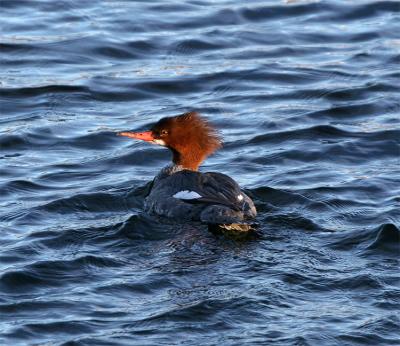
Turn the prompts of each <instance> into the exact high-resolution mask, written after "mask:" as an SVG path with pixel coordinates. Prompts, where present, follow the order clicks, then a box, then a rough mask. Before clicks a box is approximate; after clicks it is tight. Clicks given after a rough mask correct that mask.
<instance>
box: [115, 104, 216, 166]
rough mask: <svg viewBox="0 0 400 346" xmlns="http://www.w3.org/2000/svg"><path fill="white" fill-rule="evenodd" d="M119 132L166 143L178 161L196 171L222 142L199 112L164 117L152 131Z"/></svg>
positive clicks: (179, 163) (122, 134) (178, 163)
mask: <svg viewBox="0 0 400 346" xmlns="http://www.w3.org/2000/svg"><path fill="white" fill-rule="evenodd" d="M119 135H120V136H126V137H130V138H135V139H141V140H144V141H146V142H152V143H155V144H159V145H163V146H166V147H168V148H169V149H171V151H172V152H173V162H174V163H175V164H177V165H181V166H183V167H184V168H186V169H190V170H194V171H196V170H197V169H198V168H199V166H200V164H201V163H202V162H203V161H204V159H205V158H206V157H207V156H209V155H211V154H212V153H213V152H214V151H216V150H217V149H218V148H220V147H221V145H222V141H221V137H220V136H219V134H218V132H217V131H216V130H215V129H214V128H213V127H212V126H211V125H210V124H209V123H208V121H207V120H205V119H204V118H202V117H201V116H200V115H199V114H198V113H196V112H190V113H184V114H182V115H177V116H174V117H167V118H162V119H160V120H159V121H158V122H157V123H156V124H155V125H154V126H153V127H152V128H151V130H150V131H145V132H120V133H119Z"/></svg>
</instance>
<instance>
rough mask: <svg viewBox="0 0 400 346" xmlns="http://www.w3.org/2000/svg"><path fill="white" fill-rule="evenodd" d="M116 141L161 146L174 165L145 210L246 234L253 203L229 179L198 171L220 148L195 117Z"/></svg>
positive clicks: (156, 181) (182, 117)
mask: <svg viewBox="0 0 400 346" xmlns="http://www.w3.org/2000/svg"><path fill="white" fill-rule="evenodd" d="M118 135H120V136H125V137H129V138H134V139H140V140H143V141H145V142H150V143H153V144H158V145H161V146H165V147H167V148H168V149H170V150H171V151H172V155H173V157H172V161H173V164H172V165H169V166H167V167H165V168H163V169H162V170H161V171H160V173H159V174H158V175H157V176H156V177H155V178H154V180H153V184H152V187H151V190H150V193H149V194H148V196H147V197H146V199H145V211H146V212H148V213H155V214H157V215H160V216H166V217H169V218H174V219H178V220H196V221H201V222H203V223H206V224H208V225H211V226H217V225H218V227H222V228H225V229H228V230H235V231H248V230H250V229H251V225H250V223H249V221H248V220H250V219H252V218H254V217H255V216H256V215H257V211H256V208H255V206H254V203H253V201H252V200H251V199H250V198H249V197H248V196H247V195H246V194H245V193H244V192H243V191H242V190H241V189H240V187H239V185H238V184H237V183H236V182H235V181H234V180H233V179H232V178H230V177H229V176H227V175H225V174H222V173H216V172H207V173H201V172H198V168H199V166H200V164H201V163H202V162H203V161H204V159H205V158H206V157H207V156H209V155H211V154H212V153H214V152H215V151H216V150H217V149H219V148H220V147H221V145H222V143H221V137H220V136H219V134H218V132H217V131H216V130H215V129H214V128H213V127H212V126H211V125H210V123H209V122H208V121H206V120H205V119H204V118H203V117H201V116H200V115H199V114H198V113H196V112H190V113H184V114H182V115H178V116H172V117H166V118H162V119H161V120H159V121H158V122H157V123H156V124H155V125H154V126H153V127H152V128H151V129H150V130H149V131H145V132H120V133H118Z"/></svg>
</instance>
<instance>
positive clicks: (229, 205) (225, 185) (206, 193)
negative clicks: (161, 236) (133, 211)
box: [145, 165, 257, 224]
mask: <svg viewBox="0 0 400 346" xmlns="http://www.w3.org/2000/svg"><path fill="white" fill-rule="evenodd" d="M186 190H187V191H193V192H196V193H197V194H199V195H200V196H201V197H199V198H193V199H190V200H187V199H180V198H176V197H174V195H176V194H177V193H179V192H181V191H186ZM178 196H179V195H178ZM145 210H146V211H147V212H149V213H155V214H157V215H160V216H166V217H169V218H176V219H178V220H198V221H201V222H204V223H207V224H232V223H243V222H246V220H247V219H252V218H254V217H255V216H256V215H257V212H256V208H255V206H254V203H253V201H252V200H251V199H250V198H249V197H248V196H247V195H246V194H245V193H244V192H242V191H241V189H240V187H239V185H238V184H237V183H236V182H235V181H234V180H233V179H232V178H230V177H228V176H227V175H225V174H221V173H215V172H207V173H200V172H197V171H191V170H185V169H183V168H182V167H181V166H176V165H173V166H168V167H165V168H164V169H162V170H161V172H160V173H159V174H158V175H157V177H156V178H155V179H154V182H153V186H152V189H151V191H150V193H149V195H148V196H147V198H146V200H145Z"/></svg>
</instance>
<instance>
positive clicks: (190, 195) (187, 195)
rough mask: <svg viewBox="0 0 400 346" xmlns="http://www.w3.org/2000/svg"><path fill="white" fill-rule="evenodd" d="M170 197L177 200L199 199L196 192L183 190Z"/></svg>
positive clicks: (199, 196)
mask: <svg viewBox="0 0 400 346" xmlns="http://www.w3.org/2000/svg"><path fill="white" fill-rule="evenodd" d="M172 197H174V198H178V199H198V198H201V195H199V194H198V193H197V192H196V191H189V190H183V191H179V192H177V193H176V194H175V195H173V196H172Z"/></svg>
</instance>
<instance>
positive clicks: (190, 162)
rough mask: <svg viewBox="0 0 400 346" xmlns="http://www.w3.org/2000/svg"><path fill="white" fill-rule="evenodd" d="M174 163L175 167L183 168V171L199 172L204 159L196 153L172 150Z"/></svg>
mask: <svg viewBox="0 0 400 346" xmlns="http://www.w3.org/2000/svg"><path fill="white" fill-rule="evenodd" d="M172 153H173V158H172V161H173V162H174V164H175V165H178V166H182V167H183V169H188V170H190V171H197V170H198V169H199V166H200V165H201V163H202V162H203V160H204V157H203V156H202V155H200V154H198V153H196V152H179V151H176V150H172Z"/></svg>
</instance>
